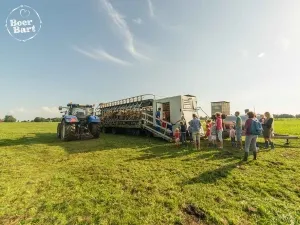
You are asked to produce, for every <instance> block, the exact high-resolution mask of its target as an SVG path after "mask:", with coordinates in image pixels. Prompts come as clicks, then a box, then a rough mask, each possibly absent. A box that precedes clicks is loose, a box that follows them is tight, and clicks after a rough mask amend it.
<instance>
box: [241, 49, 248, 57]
mask: <svg viewBox="0 0 300 225" xmlns="http://www.w3.org/2000/svg"><path fill="white" fill-rule="evenodd" d="M241 54H242V56H243V57H248V55H249V52H248V50H246V49H243V50H241Z"/></svg>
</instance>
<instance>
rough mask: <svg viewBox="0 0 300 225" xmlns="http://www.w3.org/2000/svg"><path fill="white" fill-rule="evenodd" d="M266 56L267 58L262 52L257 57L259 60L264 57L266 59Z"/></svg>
mask: <svg viewBox="0 0 300 225" xmlns="http://www.w3.org/2000/svg"><path fill="white" fill-rule="evenodd" d="M264 56H265V53H264V52H262V53H260V54H259V55H258V56H257V57H258V58H262V57H264Z"/></svg>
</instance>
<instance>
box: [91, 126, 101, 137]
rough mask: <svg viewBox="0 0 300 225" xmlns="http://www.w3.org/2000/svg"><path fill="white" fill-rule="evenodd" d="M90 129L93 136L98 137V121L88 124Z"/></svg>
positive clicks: (99, 130)
mask: <svg viewBox="0 0 300 225" xmlns="http://www.w3.org/2000/svg"><path fill="white" fill-rule="evenodd" d="M90 131H91V134H92V135H93V137H94V138H99V137H100V132H101V127H100V124H99V123H92V124H90Z"/></svg>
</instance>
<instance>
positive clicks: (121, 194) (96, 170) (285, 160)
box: [0, 120, 300, 225]
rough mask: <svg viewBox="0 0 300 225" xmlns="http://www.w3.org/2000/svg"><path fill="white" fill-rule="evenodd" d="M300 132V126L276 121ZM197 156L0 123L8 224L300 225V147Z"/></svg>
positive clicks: (47, 126) (0, 202)
mask: <svg viewBox="0 0 300 225" xmlns="http://www.w3.org/2000/svg"><path fill="white" fill-rule="evenodd" d="M275 129H276V132H278V133H284V134H286V133H288V134H291V135H292V134H295V135H299V136H300V120H282V121H276V125H275ZM284 142H285V140H278V141H276V142H275V143H276V149H275V151H271V150H261V151H260V152H259V154H258V160H257V161H253V160H252V156H250V157H249V158H250V160H249V162H247V163H241V162H240V160H241V158H242V156H243V152H240V151H238V150H235V149H231V147H229V143H228V142H226V143H225V149H224V150H223V151H219V150H213V149H209V148H207V147H205V143H206V142H202V150H201V151H195V150H192V149H191V148H183V147H182V148H176V147H175V146H174V145H173V144H169V143H166V142H164V141H161V140H157V139H147V138H146V137H130V136H123V135H112V134H111V135H110V134H107V135H102V136H101V138H100V139H98V140H85V141H74V142H68V143H62V142H61V141H60V140H58V139H56V123H12V124H9V123H1V124H0V224H5V225H6V224H43V225H45V224H51V225H52V224H131V225H134V224H137V225H150V224H151V225H152V224H153V225H160V224H161V225H168V224H174V225H175V224H176V225H179V224H182V225H187V224H191V225H193V224H240V225H248V224H300V163H299V162H300V141H293V140H292V142H291V145H290V146H284V145H283V144H284Z"/></svg>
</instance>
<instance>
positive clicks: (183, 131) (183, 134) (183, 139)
mask: <svg viewBox="0 0 300 225" xmlns="http://www.w3.org/2000/svg"><path fill="white" fill-rule="evenodd" d="M186 131H187V129H186V124H185V123H183V122H180V140H181V143H182V144H185V145H187V144H186Z"/></svg>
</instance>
